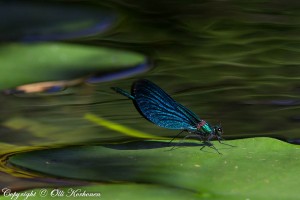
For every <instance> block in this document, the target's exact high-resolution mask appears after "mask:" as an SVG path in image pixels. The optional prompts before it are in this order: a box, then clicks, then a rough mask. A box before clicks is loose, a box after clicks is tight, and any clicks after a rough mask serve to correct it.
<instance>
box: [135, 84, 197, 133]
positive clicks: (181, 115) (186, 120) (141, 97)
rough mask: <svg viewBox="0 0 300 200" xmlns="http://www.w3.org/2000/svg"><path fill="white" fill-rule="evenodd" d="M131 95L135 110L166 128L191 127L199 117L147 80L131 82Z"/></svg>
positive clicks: (193, 126) (194, 125)
mask: <svg viewBox="0 0 300 200" xmlns="http://www.w3.org/2000/svg"><path fill="white" fill-rule="evenodd" d="M131 95H132V96H134V101H133V102H134V104H135V107H136V108H137V110H138V111H139V112H140V113H141V115H143V116H144V117H145V118H146V119H148V120H149V121H151V122H152V123H154V124H156V125H158V126H161V127H164V128H168V129H193V128H195V127H196V125H197V123H198V122H199V121H200V118H199V117H198V116H197V115H196V114H195V113H193V112H192V111H190V110H189V109H187V108H186V107H184V106H183V105H181V104H179V103H177V102H176V101H175V100H174V99H172V98H171V97H170V96H169V95H168V94H167V93H166V92H165V91H163V90H162V89H161V88H160V87H158V86H157V85H155V84H154V83H152V82H150V81H148V80H144V79H142V80H138V81H136V82H134V83H133V85H132V88H131Z"/></svg>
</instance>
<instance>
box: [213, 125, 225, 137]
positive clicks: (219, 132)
mask: <svg viewBox="0 0 300 200" xmlns="http://www.w3.org/2000/svg"><path fill="white" fill-rule="evenodd" d="M214 131H215V134H216V136H217V137H218V138H219V137H222V135H223V128H222V126H221V125H216V126H214Z"/></svg>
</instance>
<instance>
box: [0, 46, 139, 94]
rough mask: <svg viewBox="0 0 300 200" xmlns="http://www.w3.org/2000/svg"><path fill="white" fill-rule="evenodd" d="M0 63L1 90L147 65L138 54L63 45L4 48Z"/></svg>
mask: <svg viewBox="0 0 300 200" xmlns="http://www.w3.org/2000/svg"><path fill="white" fill-rule="evenodd" d="M0 59H1V68H0V80H1V82H0V89H6V88H13V87H16V86H19V85H22V84H28V83H34V82H43V81H56V80H65V79H74V78H78V77H82V76H86V75H88V74H90V73H94V72H100V71H101V72H102V71H103V72H109V71H116V70H121V69H123V70H124V69H126V68H128V67H132V66H134V65H137V64H140V63H143V62H145V57H144V56H143V55H141V54H138V53H134V52H128V51H123V50H115V49H109V48H104V47H92V46H85V45H75V44H63V43H34V44H16V43H14V44H6V45H1V46H0Z"/></svg>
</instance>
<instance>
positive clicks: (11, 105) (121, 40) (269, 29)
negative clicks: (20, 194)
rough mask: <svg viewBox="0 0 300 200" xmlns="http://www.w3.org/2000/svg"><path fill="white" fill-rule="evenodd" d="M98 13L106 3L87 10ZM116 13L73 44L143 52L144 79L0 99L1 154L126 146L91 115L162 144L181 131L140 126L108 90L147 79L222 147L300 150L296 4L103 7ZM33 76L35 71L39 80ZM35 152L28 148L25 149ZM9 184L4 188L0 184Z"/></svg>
mask: <svg viewBox="0 0 300 200" xmlns="http://www.w3.org/2000/svg"><path fill="white" fill-rule="evenodd" d="M81 3H82V5H91V6H93V7H97V6H99V4H102V3H103V2H102V1H99V2H97V1H83V2H81ZM103 4H105V6H108V7H110V8H111V9H112V10H114V11H116V12H117V13H118V20H117V22H116V23H115V25H114V26H113V28H111V30H110V31H108V32H106V33H105V34H104V35H101V36H99V37H97V36H92V37H88V38H84V39H80V38H78V39H72V40H68V41H67V42H68V43H80V44H86V45H92V46H105V47H113V48H119V49H126V50H131V51H135V52H139V53H142V54H144V55H146V56H147V58H148V59H149V60H150V61H151V63H153V68H152V69H150V70H149V71H148V72H146V73H143V74H140V75H136V76H134V77H131V78H126V79H122V80H115V81H110V82H106V83H99V84H84V85H81V86H78V87H75V88H69V89H67V90H66V91H64V92H63V93H62V94H60V93H58V94H56V95H22V96H2V97H1V100H0V101H1V113H2V114H1V117H0V119H1V122H2V125H1V132H0V139H1V141H2V143H4V144H5V145H4V146H3V151H4V152H5V151H7V149H6V148H8V147H9V145H16V146H25V147H26V146H28V147H29V146H48V147H49V148H50V147H56V146H59V145H73V144H94V143H100V142H108V141H109V142H114V141H116V142H118V141H124V140H130V139H132V138H130V137H129V136H126V135H123V134H121V133H118V132H116V131H113V130H110V129H108V128H106V127H101V126H98V125H95V124H93V123H91V122H89V121H87V120H85V119H84V118H83V116H84V114H85V113H93V114H95V115H98V116H101V117H102V118H104V119H106V120H109V121H112V122H114V123H118V124H122V125H124V126H127V127H130V128H134V129H137V130H140V131H143V132H145V133H148V134H152V135H156V136H169V137H172V136H174V135H176V134H177V131H172V130H166V129H162V128H160V127H157V126H155V125H153V124H151V123H149V122H148V121H147V120H145V119H143V118H142V117H141V116H140V115H139V113H138V112H137V111H136V110H135V108H134V106H133V104H132V102H131V101H129V100H126V99H125V98H123V97H122V96H120V95H118V94H116V93H114V92H113V91H112V90H111V89H110V87H112V86H118V87H122V88H123V89H126V90H130V86H131V83H132V82H133V81H135V80H137V79H139V78H147V79H149V80H151V81H153V82H155V83H156V84H157V85H159V86H160V87H161V88H163V89H164V90H165V91H166V92H167V93H169V94H170V95H171V96H172V97H173V98H174V99H175V100H177V101H178V102H180V103H181V104H183V105H185V106H186V107H188V108H189V109H191V110H192V111H194V112H195V113H197V114H198V115H199V116H200V117H201V118H202V119H205V120H207V121H209V122H210V123H212V124H217V123H219V122H221V123H222V126H223V128H224V137H225V138H226V139H235V138H245V137H256V136H268V137H275V138H279V139H282V140H284V141H287V142H291V143H299V141H300V123H299V122H300V99H299V97H300V84H299V80H300V69H299V64H300V56H299V55H300V54H299V53H300V46H299V45H300V29H299V28H300V24H299V22H300V14H299V13H300V5H299V2H298V1H296V0H288V1H261V0H257V1H250V2H247V1H234V0H231V1H155V2H153V1H149V2H147V1H130V0H128V1H106V2H105V3H103ZM33 73H34V72H33ZM28 149H30V148H28ZM3 182H5V181H3Z"/></svg>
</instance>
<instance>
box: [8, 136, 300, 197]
mask: <svg viewBox="0 0 300 200" xmlns="http://www.w3.org/2000/svg"><path fill="white" fill-rule="evenodd" d="M214 143H215V146H216V148H218V149H219V151H220V152H221V153H222V155H219V154H218V153H216V151H214V150H213V149H210V148H208V147H206V148H205V149H204V150H203V151H200V150H199V149H200V147H201V144H199V143H191V142H187V143H182V144H181V145H180V146H186V147H181V148H175V150H172V151H170V149H171V147H170V146H169V145H168V142H165V141H150V140H148V141H140V142H131V143H124V144H110V145H102V146H101V145H98V146H97V145H95V146H79V147H69V148H58V149H47V150H40V151H32V152H26V153H20V154H16V155H14V156H12V157H10V158H9V163H10V164H12V165H14V166H17V167H21V168H22V169H24V168H25V169H28V170H31V171H34V172H38V173H43V174H48V175H49V176H58V177H63V178H72V179H83V180H89V181H100V182H108V183H115V182H120V181H121V182H124V181H125V182H131V183H138V184H139V183H149V184H154V185H161V186H162V185H163V186H165V187H166V186H167V187H170V188H174V187H175V188H178V190H179V189H181V190H183V191H193V193H194V194H195V195H198V196H200V197H203V198H204V199H211V198H213V199H296V198H297V197H298V195H297V193H295V191H297V189H298V184H297V183H298V182H299V180H298V177H297V176H296V175H297V174H299V173H300V168H299V165H300V159H299V154H300V148H299V147H298V146H297V145H292V144H288V143H285V142H282V141H279V140H275V139H270V138H251V139H243V140H234V141H227V143H229V144H231V145H236V146H237V147H228V146H226V145H222V144H218V143H216V142H214ZM173 145H174V143H173ZM107 187H110V184H108V186H107ZM113 191H115V190H113V189H111V193H113ZM127 192H128V193H129V194H130V195H128V194H127V196H128V199H129V198H130V199H133V198H134V197H136V195H135V189H133V190H128V191H127ZM108 196H109V195H108ZM137 196H138V197H139V198H140V197H141V196H139V195H137ZM124 199H127V198H124Z"/></svg>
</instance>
